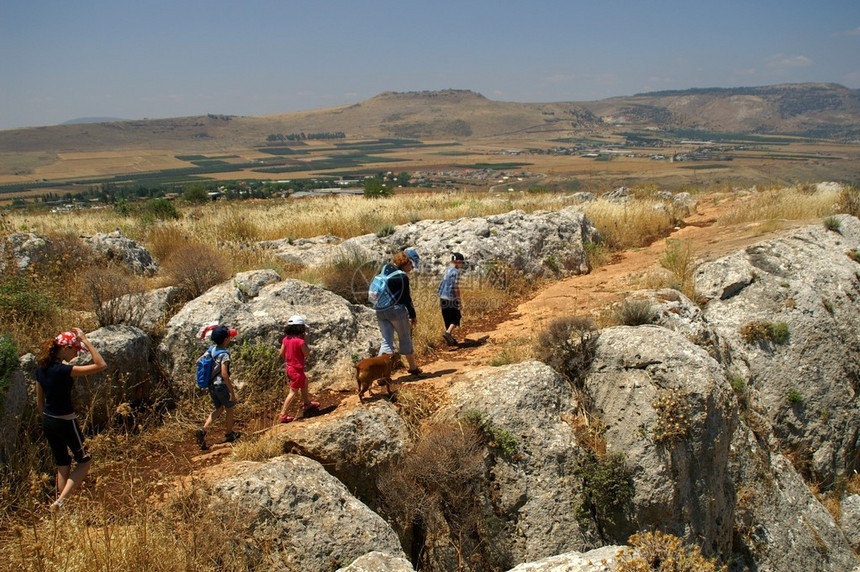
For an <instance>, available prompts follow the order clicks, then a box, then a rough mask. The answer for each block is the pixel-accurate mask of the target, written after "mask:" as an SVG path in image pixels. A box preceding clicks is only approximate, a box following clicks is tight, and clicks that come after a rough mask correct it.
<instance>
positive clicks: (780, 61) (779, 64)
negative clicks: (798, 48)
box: [765, 54, 813, 68]
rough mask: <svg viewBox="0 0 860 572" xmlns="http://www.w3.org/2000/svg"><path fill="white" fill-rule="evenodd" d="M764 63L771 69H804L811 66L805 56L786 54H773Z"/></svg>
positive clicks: (811, 62) (809, 60)
mask: <svg viewBox="0 0 860 572" xmlns="http://www.w3.org/2000/svg"><path fill="white" fill-rule="evenodd" d="M765 63H766V64H767V65H768V66H769V67H772V68H805V67H809V66H811V65H812V64H813V61H812V60H811V59H810V58H807V57H806V56H789V55H786V54H774V55H772V56H768V57H767V58H766V59H765Z"/></svg>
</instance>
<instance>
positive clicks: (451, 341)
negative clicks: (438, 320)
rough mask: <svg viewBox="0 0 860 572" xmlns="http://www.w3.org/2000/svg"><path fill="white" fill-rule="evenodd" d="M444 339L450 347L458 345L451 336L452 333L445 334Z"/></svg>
mask: <svg viewBox="0 0 860 572" xmlns="http://www.w3.org/2000/svg"><path fill="white" fill-rule="evenodd" d="M442 337H443V338H445V343H447V344H448V345H449V346H456V345H457V339H456V338H455V337H454V336H452V335H451V332H445V333H444V334H442Z"/></svg>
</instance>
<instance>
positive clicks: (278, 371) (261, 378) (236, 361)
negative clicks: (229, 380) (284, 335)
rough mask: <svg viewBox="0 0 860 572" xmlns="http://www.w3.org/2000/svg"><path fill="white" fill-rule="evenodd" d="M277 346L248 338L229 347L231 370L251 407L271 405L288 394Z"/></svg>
mask: <svg viewBox="0 0 860 572" xmlns="http://www.w3.org/2000/svg"><path fill="white" fill-rule="evenodd" d="M279 349H280V346H276V344H266V343H261V342H255V343H248V341H247V340H245V341H242V343H240V344H235V345H233V346H231V347H230V352H231V356H230V357H231V359H232V361H233V369H231V371H232V372H234V373H235V376H236V379H238V380H240V381H241V382H242V384H243V388H242V394H243V395H242V401H243V402H244V403H246V404H248V405H251V406H252V407H256V406H260V407H263V408H271V407H274V406H275V405H277V404H278V403H279V401H283V398H285V397H286V396H287V393H286V392H287V390H286V389H285V385H284V380H285V375H286V374H285V373H284V362H283V360H282V359H281V357H280V355H279V353H278V351H279Z"/></svg>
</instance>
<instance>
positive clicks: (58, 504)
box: [50, 499, 66, 513]
mask: <svg viewBox="0 0 860 572" xmlns="http://www.w3.org/2000/svg"><path fill="white" fill-rule="evenodd" d="M65 508H66V501H64V500H62V499H57V500H55V501H54V502H52V503H51V509H50V510H51V512H53V513H60V512H62V511H63V509H65Z"/></svg>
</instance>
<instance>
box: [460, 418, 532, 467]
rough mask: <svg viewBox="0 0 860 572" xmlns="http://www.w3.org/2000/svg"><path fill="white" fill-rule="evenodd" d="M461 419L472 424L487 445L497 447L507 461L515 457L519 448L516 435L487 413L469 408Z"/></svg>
mask: <svg viewBox="0 0 860 572" xmlns="http://www.w3.org/2000/svg"><path fill="white" fill-rule="evenodd" d="M461 420H462V421H463V422H464V423H467V424H469V425H472V426H473V427H474V428H475V429H476V430H477V431H478V434H480V435H481V436H482V437H483V438H484V441H485V442H486V443H487V446H489V447H492V448H494V449H498V451H499V452H500V453H501V454H502V457H504V458H505V459H507V460H508V461H513V460H515V459H516V457H517V450H518V448H519V445H518V444H517V438H516V436H515V435H514V434H513V433H511V432H510V431H508V430H507V429H503V428H501V427H499V426H497V425H496V424H495V423H493V421H492V420H491V419H490V418H489V416H487V414H485V413H483V412H481V411H477V410H475V409H470V410H468V411H466V412H465V413H464V414H463V417H462V419H461Z"/></svg>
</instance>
